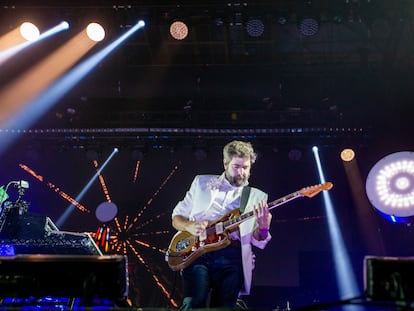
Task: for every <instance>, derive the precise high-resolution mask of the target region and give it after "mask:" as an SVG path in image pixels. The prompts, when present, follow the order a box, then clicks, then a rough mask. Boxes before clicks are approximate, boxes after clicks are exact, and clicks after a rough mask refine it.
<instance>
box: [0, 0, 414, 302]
mask: <svg viewBox="0 0 414 311" xmlns="http://www.w3.org/2000/svg"><path fill="white" fill-rule="evenodd" d="M412 6H413V4H412V3H411V2H410V1H402V0H397V1H385V0H382V1H375V0H372V1H362V0H361V1H358V0H355V1H340V0H337V1H296V0H295V1H283V0H278V1H245V2H233V1H224V2H222V1H198V2H195V1H194V2H190V1H183V2H167V1H151V2H149V1H148V2H146V1H130V2H127V1H122V2H117V3H115V4H114V3H112V2H111V3H107V2H106V1H83V2H81V3H80V2H79V3H77V2H76V1H75V2H73V1H70V2H65V1H59V4H57V3H56V2H42V1H38V2H37V4H36V5H33V4H31V3H29V2H24V1H6V4H5V5H4V6H2V7H1V8H0V32H1V33H6V32H7V31H8V30H10V29H12V28H13V27H15V26H16V25H17V24H18V22H19V21H20V20H21V18H22V17H23V16H31V15H36V16H37V17H38V18H39V20H40V21H42V22H43V23H44V24H45V25H46V26H47V27H50V26H51V25H54V24H55V23H57V22H58V21H60V20H61V19H62V18H66V19H67V20H69V21H71V26H72V28H73V29H77V28H80V27H83V26H82V25H83V24H85V23H86V20H88V19H89V18H90V16H99V17H100V18H102V21H103V23H104V24H105V25H106V27H107V29H108V33H107V38H106V40H105V41H104V42H102V43H99V44H98V45H97V46H95V47H94V49H93V50H92V51H91V54H93V52H95V51H99V50H100V49H101V48H103V47H104V46H105V45H106V44H107V43H108V42H110V41H111V40H112V39H114V38H116V37H117V36H118V35H119V34H121V33H122V32H124V31H125V30H126V29H127V28H128V27H130V26H128V25H131V24H132V23H134V21H136V20H137V19H139V18H142V19H144V20H145V21H146V27H145V28H144V29H143V30H142V31H139V32H137V33H136V34H134V35H133V36H132V37H131V38H129V39H128V40H127V41H126V42H125V43H124V44H123V45H122V46H120V47H119V48H118V49H117V50H116V51H115V52H114V53H112V54H111V55H110V56H109V57H108V58H106V59H105V60H104V61H103V62H102V63H100V64H99V66H97V67H96V68H94V69H93V70H92V72H91V73H90V74H89V75H88V76H87V77H86V78H85V79H84V80H82V81H80V82H79V83H78V84H77V85H76V86H75V87H74V88H73V89H71V90H70V92H69V93H67V94H66V95H65V96H64V97H63V98H62V99H61V100H59V101H58V102H56V103H55V105H54V106H53V107H51V108H50V109H49V110H48V111H45V112H44V114H43V115H42V117H41V118H40V119H39V120H37V121H36V122H35V124H34V125H33V126H32V127H31V129H32V130H33V131H28V130H29V129H26V128H21V129H6V128H4V127H2V131H1V133H0V136H1V137H2V139H9V138H10V137H12V138H13V139H14V140H13V141H14V143H13V144H12V145H11V146H9V147H8V149H7V150H6V151H4V152H3V154H2V158H1V163H0V172H1V174H0V184H6V183H7V182H8V181H10V180H19V179H23V180H27V181H29V183H30V188H29V189H28V190H27V191H26V194H25V199H26V200H28V201H30V203H31V205H30V208H29V210H30V211H31V212H35V213H40V214H44V215H47V216H49V217H50V218H51V219H52V220H53V221H57V219H59V217H60V216H61V215H62V214H63V213H64V212H65V211H66V210H67V209H68V208H69V203H68V202H67V201H66V200H64V199H63V198H62V197H61V196H59V195H58V193H57V192H56V191H54V190H52V189H51V188H50V187H49V186H48V184H47V183H48V182H50V183H52V184H54V185H55V187H56V188H59V189H60V190H61V191H64V192H65V193H67V194H69V195H70V196H71V197H73V198H76V197H77V196H78V195H79V194H80V193H81V191H82V190H83V188H84V187H85V185H86V184H88V182H89V180H90V179H91V178H92V177H93V176H94V174H95V173H96V170H95V168H94V166H93V164H92V161H91V157H90V152H92V151H93V152H94V153H95V154H97V155H98V161H99V163H100V165H102V164H103V163H104V161H105V160H106V158H107V157H108V156H109V154H110V153H111V151H112V149H113V148H114V147H117V148H119V153H117V154H116V155H115V156H114V157H113V158H112V160H111V161H110V162H109V163H108V164H107V166H106V167H105V169H104V170H103V171H102V176H103V177H104V179H105V182H106V185H107V188H108V191H109V194H110V197H111V199H112V201H113V202H114V203H115V204H116V205H117V207H118V219H119V220H120V222H121V223H123V222H124V221H126V218H128V224H130V223H131V222H132V221H133V219H134V218H135V217H136V220H137V221H136V222H135V223H134V224H133V226H132V229H131V230H130V231H128V232H126V233H122V234H121V233H120V234H119V236H118V238H119V239H120V240H123V241H130V242H131V245H133V246H134V249H133V250H132V249H131V248H129V249H128V252H127V253H128V258H129V265H130V281H131V284H130V285H131V286H130V291H131V293H130V296H131V299H132V300H133V301H134V303H135V304H136V305H138V306H144V307H166V306H168V299H167V297H166V295H165V294H164V293H163V291H162V290H161V288H160V286H158V285H157V281H156V280H158V281H159V282H160V284H162V285H163V286H164V287H165V288H166V290H167V291H168V292H170V293H172V298H174V299H175V300H177V301H180V282H179V278H178V275H176V274H175V273H174V272H172V271H170V270H169V268H168V266H167V264H166V263H165V262H164V255H163V251H164V250H165V249H166V247H167V246H168V243H169V241H170V238H171V237H172V235H173V234H174V232H175V231H174V229H173V228H172V226H171V224H170V214H171V210H172V209H173V207H174V206H175V204H176V203H177V201H178V200H180V199H182V198H183V196H184V194H185V191H186V190H187V188H188V186H189V184H190V182H191V180H192V178H193V177H194V175H195V174H202V173H217V174H220V173H221V172H222V170H223V167H222V154H221V152H222V146H223V145H224V144H225V143H226V142H228V141H229V140H232V139H242V140H249V141H251V142H252V143H253V145H254V146H255V148H256V149H257V151H258V155H259V158H258V161H257V163H256V164H255V165H254V167H253V171H252V176H251V184H252V185H254V186H256V187H259V188H261V189H263V190H264V191H266V192H268V193H269V200H275V199H277V198H280V197H282V196H284V195H287V194H289V193H291V192H293V191H296V190H298V189H301V188H302V187H305V186H308V185H314V184H318V183H319V182H320V181H319V176H318V172H317V168H316V164H315V161H314V158H313V155H312V151H311V147H312V146H314V145H317V146H318V147H319V150H320V156H321V162H322V166H323V169H324V172H325V175H326V179H327V180H329V181H332V182H333V184H334V187H333V189H332V190H330V192H329V194H330V195H331V199H332V202H333V205H334V210H335V213H336V215H337V217H338V222H339V225H340V227H341V232H342V235H343V237H344V241H345V246H346V247H347V251H348V253H349V254H350V256H351V262H352V265H353V269H354V273H355V276H356V277H357V281H358V285H359V286H360V293H361V294H362V291H363V258H364V256H366V255H378V256H411V255H412V254H413V251H414V249H413V245H412V243H411V239H412V238H413V236H412V235H413V232H412V228H411V227H410V226H407V225H404V224H393V223H391V222H388V221H387V220H385V219H384V218H382V217H381V216H380V215H379V214H378V213H377V212H376V211H375V209H374V207H372V206H367V207H366V208H368V210H369V211H368V212H367V213H366V215H368V216H369V217H367V218H366V219H362V220H361V219H358V217H359V216H358V215H360V214H359V213H358V211H357V210H356V209H357V207H356V205H355V202H354V200H353V198H352V195H351V189H350V184H349V182H348V180H347V177H346V174H345V170H344V166H343V163H342V160H341V159H340V156H339V154H340V151H341V150H342V149H343V148H344V147H352V148H354V150H355V151H356V155H357V161H358V166H359V169H360V174H361V177H362V179H363V182H365V178H366V177H367V175H368V173H369V171H370V169H371V168H372V167H373V165H374V164H375V163H376V162H377V161H379V160H380V159H381V158H383V157H384V156H386V155H388V154H390V153H394V152H398V151H411V150H413V148H414V146H413V144H414V143H413V140H412V138H411V134H412V130H413V125H412V121H411V119H412V113H413V111H414V110H413V108H412V99H413V95H414V92H413V89H414V88H413V87H412V72H413V55H414V53H413V43H412V42H413V40H412V38H413V33H412V30H413V29H414V28H413V16H412V12H413V10H412V9H413V8H412ZM309 14H313V15H312V16H314V17H315V18H317V19H318V20H319V23H320V24H319V31H318V32H317V34H315V35H314V36H305V35H303V34H301V33H300V31H299V29H298V23H299V22H300V20H301V18H302V17H304V16H310V15H309ZM178 16H184V17H186V18H187V20H189V21H190V22H191V28H190V36H189V38H188V39H186V40H184V41H182V42H177V41H173V40H172V39H171V38H170V37H169V36H168V25H169V22H170V21H171V20H173V19H174V18H175V17H178ZM253 16H254V17H260V18H262V19H263V21H264V25H265V31H264V33H263V35H262V36H261V37H259V38H256V37H250V36H249V35H248V34H247V33H246V24H247V21H248V19H249V18H251V17H253ZM281 17H284V18H286V20H287V22H286V24H283V25H282V24H280V23H279V19H280V18H281ZM71 31H72V30H71ZM74 33H76V31H74ZM61 41H64V40H63V39H59V38H56V39H55V38H51V39H50V40H46V41H45V42H43V43H41V44H38V45H36V46H34V47H33V49H30V50H28V51H25V52H24V53H23V54H22V55H19V56H16V57H15V58H13V59H11V60H9V61H8V62H7V63H5V64H2V65H0V82H1V84H0V86H1V87H4V86H6V85H7V83H8V82H10V81H13V80H14V79H18V77H19V75H20V74H21V73H22V72H24V71H25V70H26V69H28V68H30V67H31V66H32V65H33V64H35V63H36V62H37V61H39V60H41V59H42V58H43V57H47V55H48V54H49V53H50V52H51V51H53V50H54V49H55V48H56V47H58V46H59V44H61V43H62V42H61ZM0 99H1V98H0ZM0 104H1V103H0ZM183 129H189V130H185V131H183ZM198 129H203V130H205V129H209V130H211V131H213V132H212V133H205V132H203V131H198V132H197V130H198ZM264 129H265V130H266V131H264ZM298 129H300V130H298ZM34 130H38V131H37V132H36V131H34ZM40 130H43V131H40ZM59 130H60V131H59ZM171 130H172V131H171ZM199 149H202V150H204V152H205V153H201V155H204V156H202V157H201V158H200V157H196V154H197V153H195V150H199ZM292 149H294V150H300V152H301V157H300V158H299V159H296V160H295V159H292V158H291V157H289V154H290V153H289V152H290V151H291V150H292ZM137 151H140V152H141V153H142V154H141V153H140V154H141V155H142V157H139V159H140V160H141V162H140V168H139V173H138V178H137V180H136V181H134V179H133V173H134V167H135V164H136V160H137V159H138V157H137ZM198 155H200V153H198ZM20 164H24V165H27V166H28V167H30V168H31V169H32V170H34V171H35V172H36V173H37V174H39V175H41V176H43V178H44V181H43V182H41V181H39V180H38V179H35V178H34V177H33V175H30V174H28V173H27V172H26V171H24V170H23V169H22V168H21V167H20V166H19V165H20ZM56 188H55V189H56ZM9 192H10V195H11V196H12V197H13V196H14V195H15V193H14V192H13V190H12V189H11V190H9ZM361 195H363V196H365V194H361ZM105 199H106V198H105V196H104V194H103V191H102V188H101V185H100V184H99V182H98V180H95V181H94V182H93V183H92V185H91V187H90V188H89V189H88V190H87V191H86V193H85V194H84V196H83V197H82V198H80V199H79V201H80V203H81V204H83V205H84V206H85V207H86V208H87V209H88V210H89V211H90V212H89V213H88V212H82V211H80V210H78V209H74V210H73V211H72V212H71V213H70V216H69V218H68V219H67V220H66V222H64V224H62V225H61V226H60V228H59V229H61V230H67V231H73V232H95V231H96V229H97V228H98V226H100V225H102V224H101V223H100V222H99V221H98V220H97V219H96V217H95V214H94V213H95V209H96V207H97V206H98V205H99V204H100V203H102V202H104V201H105ZM272 213H273V216H274V217H273V225H272V228H271V233H272V235H273V239H272V241H271V242H270V244H269V245H268V247H267V248H266V249H265V250H257V251H256V253H257V260H256V269H255V271H254V277H253V289H252V294H251V295H250V296H249V297H246V299H245V300H246V302H247V304H248V306H251V307H258V308H261V307H262V308H276V307H277V306H281V307H283V306H285V305H286V302H287V301H289V302H290V304H291V305H292V306H304V305H308V304H311V303H314V302H318V301H335V300H338V299H339V298H340V297H339V294H338V292H337V285H336V280H335V274H334V270H333V262H332V253H331V251H332V248H331V242H330V238H329V232H328V227H327V221H326V215H325V210H324V203H323V200H322V196H321V195H318V196H316V197H314V198H311V199H310V198H299V199H298V200H295V201H293V202H290V203H288V204H286V205H283V206H281V207H278V208H277V209H275V210H274V211H273V212H272ZM360 221H362V222H364V223H370V222H372V223H373V224H374V225H373V228H374V231H375V232H374V234H373V236H374V237H375V238H374V240H373V241H372V243H373V245H371V247H370V246H367V245H364V243H363V240H364V238H363V233H362V232H360V231H359V227H358V226H357V224H358V223H359V222H360ZM106 225H108V226H109V227H110V228H112V229H114V231H113V232H115V230H116V226H115V223H113V222H110V223H108V224H106ZM371 233H372V232H371ZM139 242H145V243H148V244H149V245H150V247H145V246H143V245H142V244H140V243H139ZM372 249H375V251H374V252H372V251H371V250H372ZM137 253H138V254H139V256H137V255H136V254H137ZM154 276H155V277H156V278H154Z"/></svg>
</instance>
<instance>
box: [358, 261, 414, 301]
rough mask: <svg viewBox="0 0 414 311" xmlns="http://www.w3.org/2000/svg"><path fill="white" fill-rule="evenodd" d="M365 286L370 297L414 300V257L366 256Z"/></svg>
mask: <svg viewBox="0 0 414 311" xmlns="http://www.w3.org/2000/svg"><path fill="white" fill-rule="evenodd" d="M364 288H365V294H366V296H367V297H368V298H371V299H374V300H382V301H413V300H414V257H375V256H366V257H365V258H364Z"/></svg>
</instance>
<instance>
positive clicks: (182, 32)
mask: <svg viewBox="0 0 414 311" xmlns="http://www.w3.org/2000/svg"><path fill="white" fill-rule="evenodd" d="M170 34H171V36H172V37H173V38H174V39H175V40H184V39H185V38H187V36H188V26H187V24H186V23H184V22H183V21H175V22H173V23H172V24H171V25H170Z"/></svg>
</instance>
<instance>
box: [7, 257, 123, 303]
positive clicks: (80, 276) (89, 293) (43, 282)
mask: <svg viewBox="0 0 414 311" xmlns="http://www.w3.org/2000/svg"><path fill="white" fill-rule="evenodd" d="M0 295H1V297H20V298H21V297H39V298H41V297H46V296H51V297H68V298H79V299H82V300H83V301H86V302H87V301H92V300H94V299H108V300H113V301H121V300H124V299H125V298H126V297H127V295H128V274H127V258H126V256H120V255H113V256H109V255H104V256H92V255H88V256H85V255H76V256H75V255H18V256H6V257H0Z"/></svg>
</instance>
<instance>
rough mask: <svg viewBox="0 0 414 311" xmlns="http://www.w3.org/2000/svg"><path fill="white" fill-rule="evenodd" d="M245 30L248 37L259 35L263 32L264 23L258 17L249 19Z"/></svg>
mask: <svg viewBox="0 0 414 311" xmlns="http://www.w3.org/2000/svg"><path fill="white" fill-rule="evenodd" d="M246 31H247V33H248V34H249V36H250V37H255V38H257V37H260V36H261V35H263V32H264V24H263V22H262V21H261V20H260V19H257V18H254V19H250V20H249V21H248V22H247V24H246Z"/></svg>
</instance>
